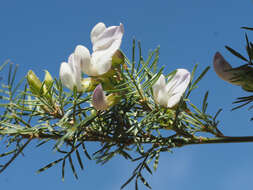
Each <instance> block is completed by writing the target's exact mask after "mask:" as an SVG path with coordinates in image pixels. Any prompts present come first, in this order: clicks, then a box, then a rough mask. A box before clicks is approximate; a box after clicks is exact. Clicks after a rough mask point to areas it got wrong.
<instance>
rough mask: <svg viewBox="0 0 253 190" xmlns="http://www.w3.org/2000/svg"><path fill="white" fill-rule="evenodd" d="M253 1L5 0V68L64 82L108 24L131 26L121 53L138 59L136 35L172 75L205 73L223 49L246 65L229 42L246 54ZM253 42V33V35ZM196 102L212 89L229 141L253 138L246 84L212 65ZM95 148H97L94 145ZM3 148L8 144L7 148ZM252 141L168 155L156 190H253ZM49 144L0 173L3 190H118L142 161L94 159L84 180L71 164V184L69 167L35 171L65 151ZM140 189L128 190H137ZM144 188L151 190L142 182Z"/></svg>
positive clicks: (1, 46)
mask: <svg viewBox="0 0 253 190" xmlns="http://www.w3.org/2000/svg"><path fill="white" fill-rule="evenodd" d="M252 8H253V1H252V0H245V1H238V0H229V1H228V0H223V1H220V0H212V1H203V0H188V1H182V0H181V1H175V0H167V1H162V0H157V1H147V0H138V1H125V2H124V1H116V0H107V1H85V0H82V1H81V0H73V1H67V0H50V1H49V0H44V1H34V0H33V1H32V0H23V1H20V0H8V1H7V0H2V1H0V24H1V25H0V26H1V30H0V63H2V62H4V61H5V60H7V59H10V60H11V61H12V62H14V63H15V64H18V65H19V66H20V68H19V72H18V77H20V78H21V77H23V76H24V74H25V73H26V72H27V71H28V70H29V69H32V70H34V71H35V72H36V74H37V75H38V76H40V77H41V78H42V77H43V75H44V72H43V70H44V69H47V70H49V71H50V72H51V73H52V75H54V76H55V77H58V73H59V66H60V63H61V62H62V61H66V60H67V57H68V56H69V54H70V53H71V52H72V51H73V50H74V48H75V46H76V45H78V44H83V45H85V46H86V47H88V48H91V42H90V38H89V36H90V31H91V29H92V27H93V26H94V25H95V24H96V23H98V22H104V23H105V24H106V25H107V26H110V25H118V24H119V23H120V22H121V23H123V24H124V27H125V34H124V37H123V42H122V45H121V48H122V50H123V51H124V52H125V53H126V55H128V56H129V57H130V55H131V45H132V39H133V37H135V38H136V40H140V41H141V43H142V47H143V54H144V57H145V55H147V53H148V51H149V50H150V49H155V48H156V47H157V46H158V45H159V46H160V47H161V48H160V65H161V66H162V65H165V66H166V69H165V72H166V73H169V72H170V71H172V70H174V69H176V68H187V69H188V70H192V69H193V67H194V65H195V64H196V63H199V70H198V71H199V72H200V71H201V70H203V69H204V68H205V67H206V66H210V65H211V64H212V59H213V55H214V53H215V52H216V51H220V52H221V53H222V54H223V55H224V57H225V58H226V59H227V60H229V61H230V63H231V64H232V65H233V66H238V65H240V64H242V63H241V62H240V60H239V59H237V58H236V57H234V56H233V55H231V54H230V53H229V52H228V51H226V50H225V48H224V45H229V46H231V47H233V48H234V49H236V50H238V51H240V52H243V54H244V55H245V52H244V46H245V40H244V33H245V31H243V30H242V29H240V27H241V26H251V27H253V22H252V16H253V12H252ZM247 33H248V35H249V38H250V39H251V40H253V35H252V33H250V32H247ZM199 86H200V88H199V89H198V90H196V91H195V92H194V93H193V94H192V97H191V101H192V102H193V103H194V104H197V105H199V104H200V99H202V98H203V96H204V92H205V91H207V90H209V92H210V96H209V109H208V111H209V113H212V114H213V113H215V112H216V111H217V110H218V109H219V108H223V112H222V113H221V115H220V117H219V119H220V120H221V126H222V127H221V129H222V131H223V132H224V133H225V134H226V135H246V136H247V135H252V134H253V129H252V123H251V122H250V121H249V119H250V117H251V116H252V113H250V111H248V110H247V109H241V110H237V111H233V112H231V111H230V110H231V108H232V101H234V100H235V98H237V97H240V96H245V95H248V94H247V93H246V92H243V91H242V90H241V89H240V88H239V87H236V86H231V85H229V84H228V83H225V82H224V81H222V80H220V79H219V78H218V77H217V76H216V74H215V73H214V71H213V69H211V70H210V71H209V72H208V74H207V75H206V77H205V79H204V80H202V81H201V82H200V84H199ZM89 145H90V146H88V148H89V147H90V152H92V151H93V150H94V149H93V148H94V145H92V144H89ZM2 146H3V145H2V144H0V147H1V149H2ZM252 146H253V144H250V143H247V144H226V145H225V144H223V145H200V146H188V147H184V148H181V149H175V150H174V152H173V154H170V153H164V154H162V156H161V159H160V165H159V167H158V170H157V172H155V173H154V174H153V176H152V177H148V179H149V181H150V184H151V186H152V187H153V189H159V190H165V189H169V188H171V189H176V190H181V189H182V190H183V189H186V188H188V189H196V190H198V189H205V190H211V189H230V190H237V189H244V190H250V189H252V185H253V180H252V177H253V175H252V170H253V165H252V161H253V151H252ZM49 148H50V147H47V146H45V147H41V148H39V149H36V150H35V151H31V150H32V149H33V146H30V147H29V149H30V150H29V149H27V150H26V151H25V156H24V157H19V158H18V159H17V160H16V161H15V162H14V163H13V165H12V166H10V168H9V169H7V170H6V172H4V173H3V174H1V175H0V184H1V188H3V189H5V188H8V189H9V190H14V189H17V188H19V189H27V190H30V189H37V190H42V189H43V190H44V189H61V190H65V189H66V190H67V189H68V190H69V189H76V190H79V189H88V190H93V189H101V190H116V189H119V187H120V186H121V185H122V184H123V183H124V182H125V180H126V179H128V177H129V176H130V174H131V171H132V170H133V169H134V166H135V163H130V162H128V161H125V160H123V159H121V158H120V157H116V158H114V159H113V160H112V161H111V162H109V163H108V164H106V165H104V166H100V165H96V164H95V162H94V161H86V162H85V163H86V165H85V171H83V172H82V171H79V180H78V181H76V180H75V179H74V177H73V176H72V173H71V171H70V168H68V169H69V170H68V172H67V174H66V180H65V182H62V181H61V179H60V175H61V171H60V167H59V166H56V167H54V168H51V169H49V170H48V171H46V172H44V173H42V174H35V171H36V170H37V169H38V168H40V167H42V166H44V165H46V164H47V163H48V162H50V161H53V160H56V159H57V158H58V155H57V154H55V153H54V152H53V151H51V150H50V149H49ZM133 188H134V185H133V184H131V185H129V186H128V187H126V189H133ZM140 189H145V188H144V187H143V186H141V187H140Z"/></svg>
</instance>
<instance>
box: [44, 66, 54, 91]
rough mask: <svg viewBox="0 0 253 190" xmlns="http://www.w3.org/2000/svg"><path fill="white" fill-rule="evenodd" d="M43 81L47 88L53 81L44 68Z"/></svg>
mask: <svg viewBox="0 0 253 190" xmlns="http://www.w3.org/2000/svg"><path fill="white" fill-rule="evenodd" d="M44 82H45V85H46V87H47V88H50V87H52V85H53V83H54V79H53V77H52V76H51V74H50V73H49V72H48V71H47V70H45V77H44Z"/></svg>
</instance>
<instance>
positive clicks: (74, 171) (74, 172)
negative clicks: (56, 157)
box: [68, 155, 78, 179]
mask: <svg viewBox="0 0 253 190" xmlns="http://www.w3.org/2000/svg"><path fill="white" fill-rule="evenodd" d="M68 158H69V164H70V167H71V169H72V172H73V174H74V176H75V178H76V179H78V176H77V173H76V169H75V167H74V164H73V161H72V158H71V155H69V156H68Z"/></svg>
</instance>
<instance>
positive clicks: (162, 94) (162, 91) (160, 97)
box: [155, 88, 170, 107]
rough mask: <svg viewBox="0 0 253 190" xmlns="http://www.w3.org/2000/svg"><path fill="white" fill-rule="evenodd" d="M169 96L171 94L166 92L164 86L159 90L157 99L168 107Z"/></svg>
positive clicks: (160, 103)
mask: <svg viewBox="0 0 253 190" xmlns="http://www.w3.org/2000/svg"><path fill="white" fill-rule="evenodd" d="M169 98H170V96H169V94H168V93H167V92H166V90H165V88H163V89H160V90H159V91H158V92H157V97H156V99H155V100H156V102H157V103H158V104H159V105H161V106H164V107H167V106H168V100H169Z"/></svg>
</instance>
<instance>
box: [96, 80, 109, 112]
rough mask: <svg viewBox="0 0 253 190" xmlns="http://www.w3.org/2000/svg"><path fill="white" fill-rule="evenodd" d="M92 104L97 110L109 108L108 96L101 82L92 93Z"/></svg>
mask: <svg viewBox="0 0 253 190" xmlns="http://www.w3.org/2000/svg"><path fill="white" fill-rule="evenodd" d="M92 105H93V107H94V108H95V109H96V110H106V109H107V108H108V105H107V102H106V96H105V93H104V91H103V88H102V85H101V84H99V85H98V86H97V87H96V88H95V90H94V92H93V94H92Z"/></svg>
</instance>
